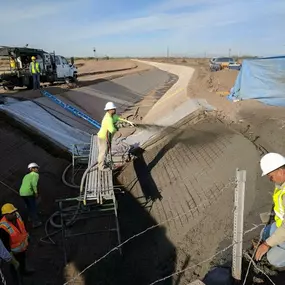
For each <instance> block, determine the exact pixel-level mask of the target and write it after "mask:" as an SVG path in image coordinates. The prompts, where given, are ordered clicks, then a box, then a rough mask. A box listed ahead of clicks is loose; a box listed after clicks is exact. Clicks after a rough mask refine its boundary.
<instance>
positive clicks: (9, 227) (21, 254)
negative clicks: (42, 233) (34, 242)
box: [0, 203, 32, 274]
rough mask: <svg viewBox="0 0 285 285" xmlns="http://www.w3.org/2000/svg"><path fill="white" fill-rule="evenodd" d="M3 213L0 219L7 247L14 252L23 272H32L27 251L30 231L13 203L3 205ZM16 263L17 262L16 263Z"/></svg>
mask: <svg viewBox="0 0 285 285" xmlns="http://www.w3.org/2000/svg"><path fill="white" fill-rule="evenodd" d="M1 213H2V215H3V217H2V219H1V220H0V237H1V240H2V241H3V243H4V244H5V247H6V249H7V250H8V251H9V252H11V254H13V256H14V257H15V259H16V260H17V261H18V262H19V270H20V272H21V273H22V274H28V273H32V271H28V270H27V268H26V252H27V248H28V236H29V235H28V233H27V231H26V228H25V225H24V222H23V220H22V218H21V216H20V214H19V213H18V209H17V208H15V206H14V205H13V204H10V203H7V204H5V205H3V206H2V208H1ZM7 241H9V242H7ZM15 265H16V264H15Z"/></svg>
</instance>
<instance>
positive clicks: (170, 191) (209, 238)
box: [118, 120, 258, 284]
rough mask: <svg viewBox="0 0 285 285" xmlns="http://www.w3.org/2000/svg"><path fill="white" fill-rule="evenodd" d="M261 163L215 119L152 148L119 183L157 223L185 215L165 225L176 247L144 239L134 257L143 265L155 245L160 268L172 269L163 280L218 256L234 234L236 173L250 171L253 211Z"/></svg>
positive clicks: (187, 276) (249, 194)
mask: <svg viewBox="0 0 285 285" xmlns="http://www.w3.org/2000/svg"><path fill="white" fill-rule="evenodd" d="M257 161H258V153H257V151H256V149H255V147H254V145H253V144H252V143H251V142H250V141H248V140H247V139H245V138H244V137H243V136H242V135H240V134H238V133H236V132H234V131H232V130H230V129H228V128H226V127H225V126H224V125H223V124H222V123H219V122H215V121H214V120H213V121H211V120H210V121H209V120H206V121H202V122H200V123H198V124H196V125H194V126H191V125H188V126H186V127H185V129H182V130H181V129H178V130H176V132H175V134H172V135H170V136H169V138H168V139H166V140H165V139H164V142H162V143H158V144H156V145H155V146H154V147H153V148H149V149H148V150H146V152H145V153H144V154H143V155H142V156H141V157H140V158H139V159H137V160H135V161H134V162H132V163H131V164H129V165H128V166H127V167H126V169H125V170H124V171H123V172H122V174H121V175H120V176H119V178H118V179H119V181H120V182H121V183H122V184H124V185H126V187H127V189H128V192H129V193H130V195H132V196H133V197H134V198H135V199H137V201H138V203H140V204H141V205H142V207H144V208H145V211H147V212H148V213H149V214H150V216H151V217H153V219H154V220H155V221H156V222H157V223H161V222H163V221H165V220H167V219H171V218H172V217H175V216H179V215H181V217H180V218H178V219H175V220H173V221H170V222H168V223H166V224H164V225H163V226H162V227H161V230H163V231H164V238H166V239H167V240H168V242H169V243H170V244H171V247H168V248H167V247H165V245H164V243H163V242H159V238H158V240H157V241H153V240H149V239H143V238H142V239H141V240H140V241H138V242H137V249H136V250H134V251H133V252H132V253H131V256H132V259H134V260H136V262H140V261H139V260H140V259H139V257H138V256H139V254H138V251H140V250H141V247H142V246H143V247H144V250H145V251H146V252H147V251H148V250H147V248H148V246H149V245H150V244H153V243H155V244H156V251H157V252H158V257H157V261H156V262H157V266H158V268H159V267H160V266H163V265H164V266H166V268H164V269H163V270H165V271H164V272H163V270H162V271H161V272H159V270H158V272H157V275H162V276H163V275H166V273H167V271H168V270H169V271H171V267H173V266H174V268H175V269H176V270H178V269H181V268H182V267H183V266H185V267H187V266H190V265H191V264H195V263H196V262H199V261H201V260H203V259H204V258H207V257H208V256H211V255H212V254H214V253H215V251H216V250H217V249H218V248H219V245H220V243H222V242H224V241H225V240H226V239H227V238H228V237H229V236H231V233H232V209H233V195H234V192H233V190H234V187H235V184H234V179H235V170H236V168H237V167H238V168H240V169H245V170H247V177H248V179H247V197H246V201H247V203H246V211H247V213H248V211H249V209H250V208H251V206H252V203H253V201H254V197H255V195H256V193H255V183H256V181H255V178H256V171H257V167H258V165H257V163H256V162H257ZM230 182H232V183H230ZM183 213H187V214H186V215H183ZM137 218H138V217H137V216H136V215H134V214H133V213H132V215H131V216H130V217H129V220H130V223H133V224H135V223H137ZM228 242H229V243H230V242H231V240H230V239H229V240H228ZM134 243H135V242H134ZM142 244H143V245H142ZM173 247H174V248H175V251H173ZM145 256H147V253H145ZM144 258H146V259H147V257H144ZM145 264H147V260H145ZM168 266H169V267H168ZM207 266H208V264H206V266H205V267H201V268H198V269H196V270H195V274H196V275H201V276H203V274H204V273H205V269H206V268H207ZM143 274H144V273H143V272H142V275H143ZM180 278H182V277H180ZM182 279H183V280H181V283H179V284H188V283H187V282H190V281H191V280H193V271H190V272H187V273H186V274H185V276H183V278H182ZM140 284H146V283H140ZM169 284H171V283H169Z"/></svg>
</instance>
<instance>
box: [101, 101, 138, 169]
mask: <svg viewBox="0 0 285 285" xmlns="http://www.w3.org/2000/svg"><path fill="white" fill-rule="evenodd" d="M116 109H117V107H116V106H115V104H114V103H113V102H108V103H107V104H106V105H105V108H104V111H106V114H105V116H104V118H103V120H102V123H101V128H100V130H99V132H98V134H97V136H98V169H99V170H101V171H104V170H108V169H109V168H108V167H107V166H106V165H105V158H106V155H107V153H108V152H109V151H111V143H112V139H113V137H114V134H115V133H116V132H117V130H118V129H117V127H116V123H117V122H119V121H121V122H126V123H128V124H130V125H131V126H134V124H133V123H132V122H130V121H128V120H125V119H123V118H121V117H119V116H118V115H117V114H116Z"/></svg>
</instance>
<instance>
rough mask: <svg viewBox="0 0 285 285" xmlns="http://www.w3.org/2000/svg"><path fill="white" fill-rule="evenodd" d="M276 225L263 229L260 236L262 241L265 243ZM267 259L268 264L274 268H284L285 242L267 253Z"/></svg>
mask: <svg viewBox="0 0 285 285" xmlns="http://www.w3.org/2000/svg"><path fill="white" fill-rule="evenodd" d="M276 229H277V227H276V223H273V224H271V225H268V226H266V227H265V229H264V230H263V232H262V233H261V235H262V240H263V241H265V240H266V239H268V238H269V237H270V236H271V235H272V234H273V233H274V232H275V231H276ZM267 259H268V261H269V263H270V264H271V265H273V266H275V267H285V241H284V242H283V243H281V244H279V245H276V246H273V247H272V248H271V249H270V250H269V251H268V252H267Z"/></svg>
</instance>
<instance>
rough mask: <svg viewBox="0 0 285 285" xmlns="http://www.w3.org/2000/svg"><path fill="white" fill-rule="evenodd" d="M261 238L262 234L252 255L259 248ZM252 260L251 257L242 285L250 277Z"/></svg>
mask: <svg viewBox="0 0 285 285" xmlns="http://www.w3.org/2000/svg"><path fill="white" fill-rule="evenodd" d="M265 227H266V225H265V226H264V227H263V230H264V229H265ZM261 240H262V235H260V238H259V240H258V243H257V246H256V248H255V249H254V251H253V254H252V257H254V256H255V253H256V251H257V249H258V246H259V244H260V243H261ZM252 261H253V259H252V258H251V259H250V262H249V264H248V267H247V270H246V274H245V278H244V281H243V284H242V285H245V283H246V280H247V277H248V274H249V269H250V266H251V264H252Z"/></svg>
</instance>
